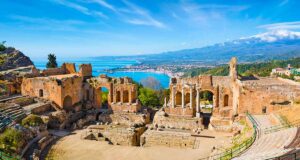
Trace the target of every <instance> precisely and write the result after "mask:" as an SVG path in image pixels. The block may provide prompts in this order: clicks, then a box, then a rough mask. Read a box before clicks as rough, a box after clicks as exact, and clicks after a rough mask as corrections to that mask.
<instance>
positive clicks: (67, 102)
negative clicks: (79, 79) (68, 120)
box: [63, 95, 73, 109]
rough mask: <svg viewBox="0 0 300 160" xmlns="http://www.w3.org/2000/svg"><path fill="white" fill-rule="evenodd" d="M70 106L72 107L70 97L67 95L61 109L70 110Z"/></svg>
mask: <svg viewBox="0 0 300 160" xmlns="http://www.w3.org/2000/svg"><path fill="white" fill-rule="evenodd" d="M72 106H73V102H72V97H71V96H69V95H68V96H66V97H65V98H64V102H63V108H65V109H71V108H72Z"/></svg>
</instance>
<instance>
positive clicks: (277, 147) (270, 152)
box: [235, 115, 297, 160]
mask: <svg viewBox="0 0 300 160" xmlns="http://www.w3.org/2000/svg"><path fill="white" fill-rule="evenodd" d="M254 119H255V120H256V121H257V123H258V125H259V126H258V128H259V130H260V131H259V132H261V133H263V132H262V131H263V129H264V128H266V127H271V126H272V123H270V120H269V118H268V117H267V116H265V115H260V116H254ZM296 135H297V128H295V127H293V128H288V129H284V130H280V131H278V132H272V133H269V134H262V135H261V136H260V137H257V139H256V141H255V142H254V143H253V145H252V146H251V147H250V148H249V149H248V150H246V151H245V152H244V153H243V154H242V155H241V156H239V157H237V158H235V159H236V160H253V159H255V160H260V159H268V158H273V157H277V156H280V155H284V154H286V153H288V152H290V151H291V150H292V149H290V148H286V146H288V145H289V144H291V142H293V140H294V138H295V137H296Z"/></svg>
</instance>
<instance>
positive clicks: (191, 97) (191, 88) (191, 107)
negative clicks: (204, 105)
mask: <svg viewBox="0 0 300 160" xmlns="http://www.w3.org/2000/svg"><path fill="white" fill-rule="evenodd" d="M190 109H193V86H190Z"/></svg>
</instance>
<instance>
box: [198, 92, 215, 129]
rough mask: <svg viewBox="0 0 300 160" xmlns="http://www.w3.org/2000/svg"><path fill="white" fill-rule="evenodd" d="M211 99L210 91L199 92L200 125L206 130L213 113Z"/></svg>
mask: <svg viewBox="0 0 300 160" xmlns="http://www.w3.org/2000/svg"><path fill="white" fill-rule="evenodd" d="M213 97H214V94H213V93H212V92H211V91H207V90H205V91H202V92H200V108H201V114H202V117H203V121H202V124H203V125H204V128H205V129H207V128H208V126H209V123H210V118H211V116H212V111H213Z"/></svg>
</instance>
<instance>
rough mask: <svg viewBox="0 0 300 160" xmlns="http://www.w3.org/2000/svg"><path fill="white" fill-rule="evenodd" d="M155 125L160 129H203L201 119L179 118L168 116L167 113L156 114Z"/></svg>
mask: <svg viewBox="0 0 300 160" xmlns="http://www.w3.org/2000/svg"><path fill="white" fill-rule="evenodd" d="M153 124H154V125H157V126H158V127H163V128H172V129H188V130H195V129H198V128H203V125H202V119H201V118H196V117H195V118H188V117H179V116H168V115H167V114H166V113H165V112H163V111H159V112H157V113H156V114H155V116H154V120H153Z"/></svg>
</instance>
